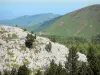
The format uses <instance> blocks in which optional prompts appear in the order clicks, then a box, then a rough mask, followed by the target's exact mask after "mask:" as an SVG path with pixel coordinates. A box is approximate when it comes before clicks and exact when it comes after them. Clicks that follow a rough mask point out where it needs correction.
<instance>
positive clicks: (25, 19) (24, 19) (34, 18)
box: [0, 13, 59, 27]
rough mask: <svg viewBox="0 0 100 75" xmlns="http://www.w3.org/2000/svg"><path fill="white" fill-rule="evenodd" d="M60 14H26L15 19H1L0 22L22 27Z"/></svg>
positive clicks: (39, 22)
mask: <svg viewBox="0 0 100 75" xmlns="http://www.w3.org/2000/svg"><path fill="white" fill-rule="evenodd" d="M58 16H59V15H58V14H53V13H44V14H37V15H24V16H20V17H17V18H14V19H8V20H0V24H3V25H10V26H15V25H18V26H20V27H27V26H31V25H32V26H33V25H37V24H41V23H43V22H45V21H48V20H51V19H53V18H56V17H58Z"/></svg>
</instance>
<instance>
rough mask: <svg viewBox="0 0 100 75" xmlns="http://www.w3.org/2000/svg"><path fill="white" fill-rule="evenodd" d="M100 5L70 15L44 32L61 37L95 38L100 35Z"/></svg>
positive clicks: (63, 17)
mask: <svg viewBox="0 0 100 75" xmlns="http://www.w3.org/2000/svg"><path fill="white" fill-rule="evenodd" d="M99 16H100V5H92V6H88V7H85V8H82V9H80V10H77V11H74V12H71V13H68V14H66V15H64V16H62V17H61V18H60V19H58V20H57V21H55V22H54V23H53V24H52V25H51V27H49V28H47V29H45V30H44V32H47V33H49V34H54V35H60V36H95V35H97V34H100V17H99Z"/></svg>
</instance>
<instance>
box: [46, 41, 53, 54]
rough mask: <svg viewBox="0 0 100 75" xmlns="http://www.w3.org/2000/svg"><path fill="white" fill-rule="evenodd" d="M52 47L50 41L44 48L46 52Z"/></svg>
mask: <svg viewBox="0 0 100 75" xmlns="http://www.w3.org/2000/svg"><path fill="white" fill-rule="evenodd" d="M51 48H52V44H51V42H49V44H47V45H46V47H45V49H46V50H47V52H50V51H51Z"/></svg>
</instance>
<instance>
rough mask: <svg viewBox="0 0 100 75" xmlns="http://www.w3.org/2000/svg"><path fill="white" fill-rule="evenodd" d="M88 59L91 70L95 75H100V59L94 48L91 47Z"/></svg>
mask: <svg viewBox="0 0 100 75" xmlns="http://www.w3.org/2000/svg"><path fill="white" fill-rule="evenodd" d="M87 58H88V62H89V65H90V68H91V69H92V70H93V72H94V75H99V73H100V60H99V58H98V56H97V54H96V50H95V49H94V48H93V46H90V47H89V50H88V54H87Z"/></svg>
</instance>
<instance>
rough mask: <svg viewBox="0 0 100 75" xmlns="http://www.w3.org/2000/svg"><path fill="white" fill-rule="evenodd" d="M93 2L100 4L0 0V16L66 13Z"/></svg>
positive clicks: (79, 0) (89, 0) (78, 0)
mask: <svg viewBox="0 0 100 75" xmlns="http://www.w3.org/2000/svg"><path fill="white" fill-rule="evenodd" d="M93 4H100V0H0V16H1V17H0V18H2V19H6V18H14V17H18V16H23V15H35V14H41V13H54V14H60V15H64V14H66V13H69V12H72V11H75V10H77V9H80V8H83V7H86V6H89V5H93Z"/></svg>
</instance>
